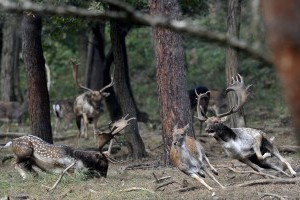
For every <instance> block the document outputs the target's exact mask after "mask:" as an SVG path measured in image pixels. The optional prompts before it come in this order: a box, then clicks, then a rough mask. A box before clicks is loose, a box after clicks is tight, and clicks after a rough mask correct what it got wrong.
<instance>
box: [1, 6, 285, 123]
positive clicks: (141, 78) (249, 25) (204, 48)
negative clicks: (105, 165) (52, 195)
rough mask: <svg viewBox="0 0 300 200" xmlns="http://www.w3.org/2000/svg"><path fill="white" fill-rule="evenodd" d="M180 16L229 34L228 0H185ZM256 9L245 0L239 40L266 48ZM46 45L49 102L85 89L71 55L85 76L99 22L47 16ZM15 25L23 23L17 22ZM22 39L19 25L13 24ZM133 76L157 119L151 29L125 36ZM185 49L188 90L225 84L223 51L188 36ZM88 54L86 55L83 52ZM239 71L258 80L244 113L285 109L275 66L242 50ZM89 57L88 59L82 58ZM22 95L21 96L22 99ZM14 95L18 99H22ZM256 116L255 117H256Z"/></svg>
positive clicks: (139, 97) (138, 94)
mask: <svg viewBox="0 0 300 200" xmlns="http://www.w3.org/2000/svg"><path fill="white" fill-rule="evenodd" d="M52 3H55V4H56V5H60V4H61V5H62V4H65V3H67V4H70V5H78V6H82V7H86V8H98V9H103V4H101V3H97V2H88V1H66V2H64V1H57V2H52ZM130 3H131V4H132V5H134V6H135V7H137V8H140V9H141V10H142V9H146V8H147V1H131V2H130ZM181 6H182V10H183V16H182V18H184V19H187V20H191V21H192V23H195V25H197V26H205V27H206V28H208V29H209V30H214V31H219V32H224V33H225V32H226V23H227V22H226V16H227V4H226V2H225V1H224V2H223V1H217V0H207V1H205V0H202V1H200V0H198V1H197V0H194V1H193V0H191V1H182V2H181ZM257 9H258V7H255V5H254V3H253V2H252V1H242V11H241V26H240V38H241V39H242V40H245V41H248V43H249V44H257V45H260V46H261V47H264V30H263V27H262V22H261V19H260V17H259V15H258V10H257ZM13 17H17V16H15V15H12V14H4V13H2V14H1V19H2V21H3V22H4V20H5V19H6V20H11V19H12V18H13ZM42 19H43V21H42V23H43V28H42V44H43V51H44V57H45V61H46V63H47V65H48V66H49V69H50V74H51V85H50V90H49V95H50V100H51V101H54V100H58V99H72V98H74V97H75V96H76V95H78V94H79V93H80V92H81V91H80V90H78V89H77V88H76V86H75V84H74V80H73V78H72V70H71V69H72V68H71V65H70V64H69V60H70V58H75V59H77V60H79V62H80V67H81V68H80V73H79V74H80V76H81V77H80V78H81V80H82V82H84V80H86V78H85V76H84V74H85V68H86V65H87V62H86V59H87V58H86V53H87V44H90V43H91V42H92V41H91V34H92V30H91V27H93V26H94V25H95V23H96V22H95V21H89V20H84V19H77V18H63V17H56V16H43V18H42ZM15 23H17V24H18V23H20V20H17V21H16V22H15ZM103 23H104V26H105V31H104V33H105V53H106V54H107V53H108V51H109V49H110V45H111V43H110V37H109V29H110V27H109V23H108V22H103ZM15 28H16V30H14V31H16V33H17V37H18V38H19V39H20V30H19V28H20V25H17V26H15ZM126 46H127V52H128V63H129V75H130V81H131V86H132V90H133V94H134V98H135V100H136V102H137V105H138V107H139V108H141V109H142V110H143V111H145V112H146V113H148V114H149V117H150V119H152V120H153V121H156V122H157V121H159V108H158V100H157V92H156V89H157V85H156V82H155V65H154V61H153V48H152V46H153V44H152V30H151V28H150V27H143V26H133V27H131V29H130V30H129V32H128V34H127V36H126ZM184 48H185V54H186V64H187V66H186V67H187V84H188V88H190V89H191V88H195V87H197V86H199V85H205V86H207V87H208V88H209V89H211V90H223V89H224V88H225V85H226V84H225V82H226V81H225V49H226V48H224V47H220V46H219V45H217V44H213V43H211V42H207V41H206V40H205V39H203V40H202V39H198V38H192V37H190V36H184ZM84 54H85V55H84ZM18 56H19V61H18V63H19V69H20V87H21V88H22V89H21V91H24V89H25V88H26V85H25V84H26V81H25V79H26V77H25V73H24V71H25V70H24V69H25V68H24V65H23V62H22V56H21V53H19V55H18ZM239 56H240V65H239V67H238V71H239V73H240V74H241V75H243V76H244V77H245V79H246V81H247V82H248V83H252V84H254V87H253V89H252V95H251V99H250V100H249V102H248V104H247V105H246V112H245V113H246V115H249V116H250V117H251V114H254V113H255V111H257V109H262V110H268V111H269V112H270V114H271V113H272V115H281V114H283V113H284V112H286V110H285V108H286V106H285V103H284V102H283V99H282V95H281V92H280V85H279V84H278V80H277V76H276V74H275V72H274V69H273V68H272V67H271V66H270V65H267V64H264V63H262V62H260V61H257V60H256V59H253V58H251V57H249V56H248V55H245V54H243V53H240V54H239ZM84 61H85V62H84ZM21 99H22V98H21ZM21 99H20V98H16V100H21ZM253 117H254V116H253Z"/></svg>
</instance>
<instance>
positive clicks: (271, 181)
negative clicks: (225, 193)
mask: <svg viewBox="0 0 300 200" xmlns="http://www.w3.org/2000/svg"><path fill="white" fill-rule="evenodd" d="M298 181H300V178H277V179H258V180H254V181H246V182H244V183H242V184H238V185H237V186H238V187H246V186H252V185H264V184H295V183H297V182H298Z"/></svg>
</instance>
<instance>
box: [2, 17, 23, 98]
mask: <svg viewBox="0 0 300 200" xmlns="http://www.w3.org/2000/svg"><path fill="white" fill-rule="evenodd" d="M18 30H19V17H18V16H16V15H9V16H7V17H6V19H5V21H4V25H3V45H2V56H1V57H2V59H1V75H0V87H1V88H0V90H1V100H3V101H12V100H16V96H15V93H14V88H15V87H14V86H15V85H14V80H15V76H18V75H19V74H15V73H14V72H15V71H14V69H16V68H17V67H18V59H19V42H20V40H19V38H18Z"/></svg>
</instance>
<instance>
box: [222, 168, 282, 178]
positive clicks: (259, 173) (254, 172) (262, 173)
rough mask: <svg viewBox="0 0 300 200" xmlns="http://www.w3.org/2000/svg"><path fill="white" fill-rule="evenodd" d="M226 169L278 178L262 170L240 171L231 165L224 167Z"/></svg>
mask: <svg viewBox="0 0 300 200" xmlns="http://www.w3.org/2000/svg"><path fill="white" fill-rule="evenodd" d="M226 168H227V169H229V170H230V171H233V172H235V173H239V174H256V175H260V176H263V177H269V178H273V179H276V178H279V177H277V176H274V175H271V174H267V173H264V172H257V171H254V170H252V171H240V170H237V169H234V168H232V167H226Z"/></svg>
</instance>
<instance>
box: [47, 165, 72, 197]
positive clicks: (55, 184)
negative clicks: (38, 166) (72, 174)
mask: <svg viewBox="0 0 300 200" xmlns="http://www.w3.org/2000/svg"><path fill="white" fill-rule="evenodd" d="M75 163H76V162H73V163H72V164H71V165H69V166H68V167H67V168H66V169H65V170H64V171H63V172H62V173H61V175H60V176H59V178H58V179H57V181H56V182H55V183H54V185H53V186H52V187H51V188H50V187H47V186H45V187H47V188H48V189H47V191H48V192H49V191H52V190H54V189H55V188H56V186H57V185H58V183H59V182H60V181H61V179H62V177H63V176H64V174H65V173H66V172H67V171H68V170H69V169H70V168H71V167H73V166H74V165H75Z"/></svg>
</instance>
